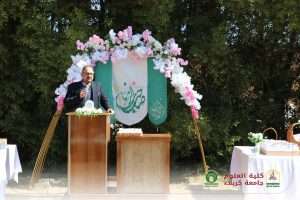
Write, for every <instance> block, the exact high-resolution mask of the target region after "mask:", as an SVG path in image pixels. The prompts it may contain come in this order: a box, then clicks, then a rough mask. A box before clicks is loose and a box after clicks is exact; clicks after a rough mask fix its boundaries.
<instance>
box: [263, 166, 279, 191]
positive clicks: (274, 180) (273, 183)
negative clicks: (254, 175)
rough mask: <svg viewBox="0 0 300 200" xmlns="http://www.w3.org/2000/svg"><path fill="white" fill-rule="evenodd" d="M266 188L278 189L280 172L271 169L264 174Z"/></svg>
mask: <svg viewBox="0 0 300 200" xmlns="http://www.w3.org/2000/svg"><path fill="white" fill-rule="evenodd" d="M266 187H268V188H278V187H280V171H278V170H276V169H271V170H269V171H267V173H266Z"/></svg>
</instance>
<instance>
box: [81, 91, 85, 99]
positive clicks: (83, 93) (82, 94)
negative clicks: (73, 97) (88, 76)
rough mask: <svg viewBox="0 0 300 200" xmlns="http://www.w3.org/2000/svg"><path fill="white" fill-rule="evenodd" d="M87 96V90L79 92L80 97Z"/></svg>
mask: <svg viewBox="0 0 300 200" xmlns="http://www.w3.org/2000/svg"><path fill="white" fill-rule="evenodd" d="M85 96H86V91H85V90H81V91H80V93H79V97H80V99H82V98H84V97H85Z"/></svg>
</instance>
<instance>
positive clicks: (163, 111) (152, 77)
mask: <svg viewBox="0 0 300 200" xmlns="http://www.w3.org/2000/svg"><path fill="white" fill-rule="evenodd" d="M167 110H168V100H167V79H166V77H165V76H164V75H163V74H162V73H160V72H159V71H158V70H155V69H154V63H153V60H152V59H150V58H148V116H149V120H150V121H151V122H152V123H153V124H154V125H160V124H162V123H163V122H164V121H166V119H167Z"/></svg>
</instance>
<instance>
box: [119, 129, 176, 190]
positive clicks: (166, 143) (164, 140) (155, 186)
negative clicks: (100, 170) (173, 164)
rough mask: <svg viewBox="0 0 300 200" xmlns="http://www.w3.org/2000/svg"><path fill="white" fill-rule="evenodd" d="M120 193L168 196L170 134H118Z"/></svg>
mask: <svg viewBox="0 0 300 200" xmlns="http://www.w3.org/2000/svg"><path fill="white" fill-rule="evenodd" d="M116 139H117V191H118V192H119V193H148V194H154V193H156V194H159V193H168V192H169V183H170V141H171V135H170V134H143V135H130V134H118V135H117V137H116Z"/></svg>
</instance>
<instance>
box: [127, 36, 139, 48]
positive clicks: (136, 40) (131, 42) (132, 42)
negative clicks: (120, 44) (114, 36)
mask: <svg viewBox="0 0 300 200" xmlns="http://www.w3.org/2000/svg"><path fill="white" fill-rule="evenodd" d="M141 37H142V35H141V34H135V35H133V36H132V38H131V40H129V41H128V44H129V45H130V46H133V47H135V46H137V45H138V44H140V43H141Z"/></svg>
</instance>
